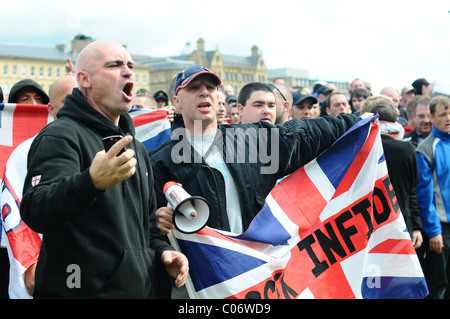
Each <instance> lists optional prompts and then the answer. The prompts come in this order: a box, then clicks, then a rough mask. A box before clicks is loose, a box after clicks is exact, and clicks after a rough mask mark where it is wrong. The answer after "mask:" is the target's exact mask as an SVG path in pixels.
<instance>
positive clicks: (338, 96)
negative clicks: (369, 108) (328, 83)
mask: <svg viewBox="0 0 450 319" xmlns="http://www.w3.org/2000/svg"><path fill="white" fill-rule="evenodd" d="M325 111H326V113H327V115H331V116H334V117H337V116H339V115H341V114H350V113H351V107H350V104H349V103H348V99H347V96H345V94H344V93H341V92H334V93H331V94H330V96H328V98H327V101H326V108H325Z"/></svg>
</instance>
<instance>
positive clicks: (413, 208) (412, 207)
mask: <svg viewBox="0 0 450 319" xmlns="http://www.w3.org/2000/svg"><path fill="white" fill-rule="evenodd" d="M410 145H411V147H412V144H410ZM412 154H413V155H414V156H412V157H411V163H410V164H411V173H410V174H411V179H410V180H411V185H409V196H408V201H409V211H410V214H411V222H412V226H413V230H422V228H423V226H422V217H421V216H420V208H419V202H418V198H417V191H416V185H417V183H418V182H419V172H418V168H417V157H416V156H415V150H414V149H413V152H412Z"/></svg>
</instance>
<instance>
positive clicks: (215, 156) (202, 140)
mask: <svg viewBox="0 0 450 319" xmlns="http://www.w3.org/2000/svg"><path fill="white" fill-rule="evenodd" d="M215 135H216V133H215V132H214V133H209V134H204V135H189V134H187V136H188V138H189V141H190V142H191V144H192V146H193V147H194V149H195V150H196V151H197V152H199V153H200V154H201V155H202V157H204V155H205V154H206V152H207V151H208V149H209V148H210V146H211V144H212V143H213V141H214V137H215ZM205 162H206V163H207V164H208V165H209V166H211V167H213V168H215V169H217V170H219V171H220V172H221V173H222V176H223V178H224V180H225V193H226V205H227V215H228V221H229V224H230V231H231V232H232V233H236V234H242V232H243V229H242V217H241V207H240V200H239V194H238V192H237V189H236V184H235V183H234V180H233V177H232V176H231V174H230V171H229V170H228V167H227V165H226V164H225V162H224V160H223V156H222V151H221V149H219V148H218V147H217V145H214V147H213V149H212V150H211V152H210V153H209V154H208V156H207V157H206V158H205Z"/></svg>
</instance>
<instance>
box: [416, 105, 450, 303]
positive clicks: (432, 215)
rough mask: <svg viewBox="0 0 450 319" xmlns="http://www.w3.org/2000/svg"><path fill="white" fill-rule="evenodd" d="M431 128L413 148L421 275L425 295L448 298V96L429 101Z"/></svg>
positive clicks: (449, 228) (449, 288) (449, 236)
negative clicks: (420, 227) (421, 237)
mask: <svg viewBox="0 0 450 319" xmlns="http://www.w3.org/2000/svg"><path fill="white" fill-rule="evenodd" d="M430 113H431V121H432V122H433V129H432V131H431V133H430V135H428V137H427V138H426V139H425V140H423V142H421V143H420V144H419V145H418V146H417V149H416V152H417V164H418V168H419V183H418V184H417V187H416V190H417V196H418V199H419V206H420V213H421V215H422V222H423V230H424V234H425V238H424V249H425V252H424V254H423V255H422V256H419V257H423V268H424V275H425V279H426V281H427V285H428V290H429V292H430V294H429V298H437V299H442V298H446V299H448V298H450V262H449V258H450V223H449V220H450V174H449V171H450V161H449V158H450V99H449V98H448V97H446V96H436V97H434V98H433V99H431V101H430Z"/></svg>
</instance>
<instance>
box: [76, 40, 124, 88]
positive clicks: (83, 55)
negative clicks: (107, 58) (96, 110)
mask: <svg viewBox="0 0 450 319" xmlns="http://www.w3.org/2000/svg"><path fill="white" fill-rule="evenodd" d="M110 51H119V52H120V51H126V49H125V47H124V46H123V45H121V44H119V43H118V42H115V41H113V40H97V41H94V42H92V43H90V44H89V45H87V46H86V47H85V48H84V49H83V50H81V52H80V54H79V55H78V58H77V63H76V65H75V76H76V77H77V81H78V83H79V84H80V81H79V80H80V79H79V73H80V72H81V71H86V72H89V73H92V72H94V70H95V66H96V63H98V61H99V60H101V58H102V57H103V56H104V54H106V52H110ZM80 88H81V87H80Z"/></svg>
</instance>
